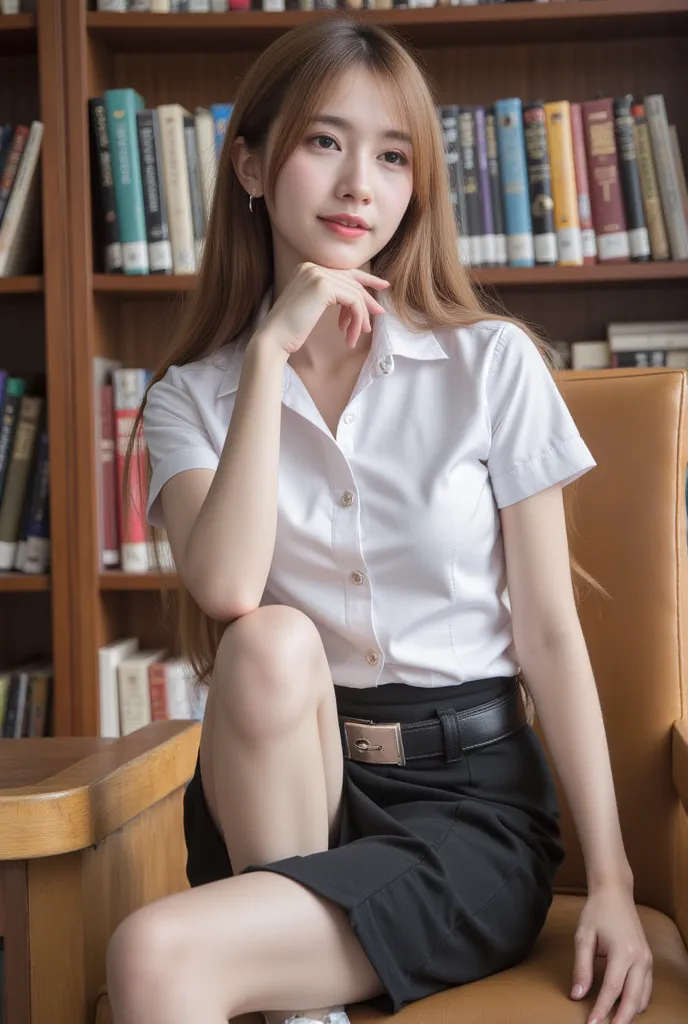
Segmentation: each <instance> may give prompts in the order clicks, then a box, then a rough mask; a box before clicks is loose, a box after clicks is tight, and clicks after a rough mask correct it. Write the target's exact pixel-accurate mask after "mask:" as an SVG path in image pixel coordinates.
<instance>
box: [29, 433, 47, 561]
mask: <svg viewBox="0 0 688 1024" xmlns="http://www.w3.org/2000/svg"><path fill="white" fill-rule="evenodd" d="M48 446H49V440H48V432H47V431H46V430H44V431H43V433H42V434H41V436H40V439H39V442H38V452H37V457H36V495H35V500H34V502H33V503H32V507H31V511H30V513H29V525H28V529H27V532H26V552H25V555H24V561H23V565H22V571H23V572H27V573H43V572H47V571H48V567H49V565H50V473H49V448H48Z"/></svg>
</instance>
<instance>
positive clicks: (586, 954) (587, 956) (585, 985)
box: [571, 932, 597, 999]
mask: <svg viewBox="0 0 688 1024" xmlns="http://www.w3.org/2000/svg"><path fill="white" fill-rule="evenodd" d="M596 948H597V939H596V937H595V933H594V932H593V933H590V934H589V933H586V932H577V933H576V956H575V960H574V965H573V988H572V990H571V996H572V998H573V999H582V998H583V996H584V995H586V994H587V992H588V989H589V988H590V986H591V985H592V979H593V965H594V960H595V949H596Z"/></svg>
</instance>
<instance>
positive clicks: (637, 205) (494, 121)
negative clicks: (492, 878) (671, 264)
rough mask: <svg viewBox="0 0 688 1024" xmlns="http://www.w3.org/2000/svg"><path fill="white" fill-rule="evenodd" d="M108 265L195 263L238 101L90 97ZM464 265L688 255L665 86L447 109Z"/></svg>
mask: <svg viewBox="0 0 688 1024" xmlns="http://www.w3.org/2000/svg"><path fill="white" fill-rule="evenodd" d="M90 108H91V109H90V114H91V132H92V152H93V159H92V167H93V172H94V191H95V204H94V205H95V208H96V211H97V213H96V227H97V231H98V236H99V237H98V245H97V250H98V252H99V253H100V255H101V260H102V268H103V269H104V270H105V271H106V272H124V273H125V274H148V273H159V274H170V273H174V274H191V273H194V272H195V271H196V270H197V269H198V266H199V262H200V259H201V256H202V251H203V241H204V237H205V229H206V224H207V220H208V215H209V211H210V207H211V204H212V196H213V190H214V182H215V176H216V171H217V159H218V156H219V153H220V149H221V146H222V140H223V138H224V134H225V132H226V128H227V123H228V120H229V118H230V117H231V113H232V109H233V108H232V104H231V103H218V104H214V105H213V106H211V107H210V108H209V109H205V108H197V109H196V111H195V113H193V114H191V113H189V111H187V110H186V109H185V108H184V107H182V106H180V105H179V104H165V105H162V106H159V107H157V108H152V109H146V108H145V106H144V101H143V99H142V97H141V96H139V95H138V93H136V92H135V91H134V90H133V89H116V90H111V91H108V92H106V93H104V96H103V98H93V99H91V100H90ZM437 114H438V118H439V120H440V122H441V127H442V133H443V138H444V145H445V155H446V163H447V178H448V182H447V183H448V188H449V192H450V196H451V201H452V205H453V209H454V213H455V218H456V226H457V234H458V240H459V249H460V254H461V259H462V261H463V262H464V263H465V264H466V265H468V266H471V267H502V266H512V267H534V266H555V265H559V266H580V265H583V264H587V263H623V262H628V261H645V260H686V259H688V190H687V188H686V176H685V170H684V164H683V159H682V156H681V151H680V146H679V140H678V136H677V133H676V128H675V126H674V125H672V124H670V123H669V120H668V116H667V111H666V106H665V102H664V97H663V96H662V95H661V94H653V95H649V96H645V97H644V98H643V99H642V100H639V99H634V98H633V97H632V96H630V95H629V96H622V97H617V98H615V99H612V98H611V97H608V98H606V99H597V100H590V101H586V102H583V103H570V102H569V101H568V100H557V101H553V102H543V101H538V102H533V103H526V104H524V103H523V102H522V100H521V99H520V98H518V97H511V98H508V99H500V100H497V101H496V102H495V103H494V104H493V105H492V106H480V105H473V106H458V105H456V104H452V105H445V106H441V107H438V108H437Z"/></svg>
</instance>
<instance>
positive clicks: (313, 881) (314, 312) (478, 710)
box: [108, 17, 651, 1024]
mask: <svg viewBox="0 0 688 1024" xmlns="http://www.w3.org/2000/svg"><path fill="white" fill-rule="evenodd" d="M444 160H445V157H444V151H443V143H442V137H441V132H440V129H439V125H438V120H437V116H436V110H435V103H434V99H433V97H432V94H431V92H430V90H429V88H428V86H427V84H426V82H425V81H424V78H423V76H422V74H421V72H420V71H419V69H418V67H417V65H416V64H415V63H414V61H413V60H412V59H411V57H410V56H409V54H408V53H407V52H406V51H405V50H404V49H403V48H402V47H401V46H400V44H399V43H398V42H397V41H396V40H395V39H394V38H393V37H391V36H389V35H388V34H386V33H385V32H383V31H380V30H378V29H376V28H373V27H362V26H360V25H357V24H356V22H355V21H352V20H350V19H349V18H348V17H342V18H339V19H335V20H327V21H319V22H317V23H314V24H310V25H308V26H307V27H304V28H300V29H298V30H295V31H293V32H291V33H289V34H287V35H285V36H283V37H281V38H280V39H279V40H278V41H277V42H276V43H274V44H273V45H272V46H271V47H270V48H269V49H267V50H266V51H265V52H264V53H263V54H262V55H261V56H259V58H258V59H257V60H256V62H255V63H254V65H253V67H252V68H251V70H250V71H249V73H248V75H247V76H246V78H245V80H244V81H243V83H242V85H241V88H240V90H239V92H238V95H237V97H236V101H235V108H234V112H233V115H232V120H231V123H230V125H229V129H228V134H227V137H226V139H225V143H224V147H223V152H222V155H221V159H220V164H219V169H218V178H217V183H216V191H215V199H214V206H213V210H212V213H211V217H210V223H209V228H208V235H207V240H206V245H205V254H204V260H203V266H202V269H201V272H200V280H199V285H198V288H197V289H196V291H195V293H194V295H193V297H192V298H191V300H190V303H189V307H188V309H187V311H186V317H185V320H184V322H183V323H182V324H181V325H180V329H179V337H178V339H177V341H176V343H175V345H174V346H173V349H172V351H171V353H170V355H169V356H168V358H167V359H166V360H165V363H164V365H163V366H162V368H161V369H160V371H159V372H158V374H157V375H156V377H155V379H154V383H153V384H152V386H151V387H150V389H149V392H148V395H147V400H146V402H145V409H144V411H143V423H144V432H145V437H146V440H147V443H148V447H149V451H150V458H151V463H152V478H151V481H150V488H149V512H148V514H149V521H150V523H151V524H152V525H153V526H156V527H162V526H164V527H165V529H166V531H167V534H168V537H169V541H170V544H171V547H172V552H173V554H174V558H175V562H176V566H177V568H178V571H179V575H180V577H181V581H182V584H183V590H182V596H183V602H182V614H181V621H180V624H181V630H182V646H183V648H184V650H185V651H186V652H187V653H188V655H189V657H190V658H191V659H192V661H193V664H194V667H195V668H196V669H197V671H198V673H199V675H200V677H201V678H203V679H208V678H210V676H211V675H212V682H211V685H210V687H209V693H208V700H207V707H206V712H205V718H204V723H203V728H202V736H201V745H200V754H199V763H198V765H197V769H196V774H195V776H194V778H193V780H192V781H191V783H190V785H189V787H188V789H187V791H186V794H185V808H184V810H185V817H184V826H185V838H186V843H187V848H188V863H187V873H188V877H189V881H190V883H191V889H190V890H188V891H186V892H182V893H179V894H176V895H174V896H170V897H167V898H165V899H162V900H160V901H158V902H156V903H154V904H152V905H150V906H148V907H145V908H143V909H141V910H139V911H137V912H136V913H135V914H134V915H132V916H131V917H130V918H128V919H127V920H126V921H124V922H123V923H122V924H121V925H120V927H119V928H118V929H117V932H116V933H115V935H114V936H113V938H112V940H111V944H110V948H109V952H108V984H109V991H110V996H111V1002H112V1006H113V1011H114V1017H115V1021H116V1022H117V1024H144V1022H145V1024H163V1022H164V1024H177V1022H179V1024H181V1022H185V1024H186V1022H191V1021H193V1022H194V1024H196V1022H199V1024H200V1022H202V1024H215V1022H217V1024H220V1022H221V1021H223V1022H224V1021H226V1020H227V1019H228V1018H230V1017H233V1016H235V1015H238V1014H240V1013H244V1012H247V1011H252V1010H260V1011H262V1012H263V1013H264V1014H265V1018H266V1020H267V1021H268V1024H279V1022H282V1021H285V1020H291V1019H292V1018H294V1017H299V1018H301V1019H302V1020H304V1019H305V1020H306V1021H308V1020H321V1021H328V1022H329V1024H343V1022H346V1021H347V1020H348V1018H347V1016H346V1012H345V1010H344V1006H345V1005H346V1004H348V1003H354V1002H357V1001H362V1000H377V1001H378V1002H379V1005H380V1006H381V1007H382V1008H383V1009H386V1010H391V1011H393V1012H396V1011H398V1010H399V1009H401V1007H403V1006H404V1005H406V1004H407V1003H410V1002H413V1001H414V1000H417V999H420V998H423V997H424V996H427V995H429V994H431V993H433V992H438V991H441V990H442V989H446V988H448V987H451V986H454V985H458V984H461V983H464V982H468V981H472V980H475V979H477V978H481V977H485V976H486V975H489V974H491V973H494V972H496V971H500V970H503V969H504V968H506V967H508V966H511V965H513V964H515V963H518V962H519V961H520V960H521V959H523V957H525V956H526V955H527V953H528V952H529V950H530V949H531V948H532V945H533V943H534V942H535V939H536V938H537V936H538V934H539V932H540V931H541V929H542V926H543V924H544V922H545V919H546V916H547V912H548V909H549V906H550V904H551V899H552V884H553V879H554V875H555V872H556V869H557V867H558V866H559V864H560V863H561V860H562V857H563V851H562V848H561V845H560V837H559V829H558V813H559V811H558V807H557V800H556V793H555V789H554V785H553V779H552V776H551V774H550V771H549V767H548V765H547V762H546V759H545V756H544V752H543V750H542V748H541V745H540V744H539V741H538V738H537V736H536V734H535V732H534V731H533V729H532V727H531V724H530V722H529V721H528V720H527V718H526V714H525V710H524V705H523V702H522V700H521V696H520V691H519V679H520V678H523V679H524V680H525V682H526V683H527V689H528V691H529V692H530V694H531V695H532V697H533V698H534V702H535V705H536V707H537V711H538V713H539V714H540V718H541V721H542V725H543V728H544V731H545V733H546V736H547V741H548V744H549V746H550V748H551V751H552V754H553V757H554V759H555V760H556V766H557V769H558V770H559V772H560V774H561V778H562V780H563V784H564V786H565V787H566V793H567V797H568V799H569V801H570V804H571V807H572V811H573V814H574V817H575V820H576V825H577V828H578V832H579V834H580V838H581V844H582V847H583V851H584V855H585V859H586V867H587V874H588V883H589V897H588V900H587V902H586V904H585V907H584V909H583V912H582V915H581V919H580V924H579V929H578V934H577V943H576V950H575V960H574V970H573V981H574V985H576V986H578V989H579V990H577V989H574V991H572V993H571V995H572V997H573V998H576V997H580V995H584V994H586V993H587V991H588V990H589V988H590V985H591V983H592V966H593V958H594V956H595V954H596V953H600V954H603V955H606V957H607V961H608V967H607V972H606V977H605V982H604V985H603V987H602V990H601V992H600V993H599V995H598V997H597V999H596V1002H595V1005H594V1008H593V1010H592V1013H591V1016H590V1018H589V1019H590V1021H592V1020H593V1019H596V1020H598V1021H602V1020H603V1019H604V1018H605V1015H606V1013H607V1012H609V1011H610V1010H611V1009H612V1006H613V1004H614V1002H615V1000H616V999H617V997H620V998H621V1003H620V1007H619V1010H618V1012H617V1014H616V1015H615V1017H614V1024H628V1022H629V1021H630V1020H631V1018H632V1017H633V1016H634V1014H635V1013H636V1012H639V1011H641V1010H642V1009H644V1008H645V1007H646V1006H647V1003H648V1001H649V998H650V992H651V958H650V954H649V949H648V947H647V943H646V940H645V936H644V934H643V932H642V928H641V925H640V923H639V920H638V917H637V914H636V910H635V906H634V901H633V879H632V874H631V870H630V867H629V864H628V861H627V859H626V855H625V852H624V848H623V843H622V838H621V835H620V829H619V821H618V815H617V811H616V806H615V798H614V790H613V784H612V778H611V772H610V764H609V757H608V752H607V745H606V739H605V735H604V728H603V722H602V717H601V712H600V706H599V702H598V698H597V692H596V688H595V684H594V680H593V676H592V672H591V668H590V663H589V660H588V656H587V652H586V648H585V643H584V640H583V637H582V634H581V629H580V623H579V621H578V616H577V612H576V607H575V600H574V592H573V588H572V582H571V572H570V561H569V553H568V548H567V538H566V527H565V517H564V508H563V500H562V488H563V486H564V485H565V484H567V483H569V482H570V481H572V480H574V479H575V478H576V477H578V476H580V475H581V474H582V473H584V472H586V471H587V470H588V469H590V468H592V467H593V466H594V465H595V462H594V459H593V458H592V456H591V454H590V452H589V451H588V449H587V447H586V445H585V443H584V441H583V440H582V438H581V437H580V434H579V433H578V430H577V428H576V426H575V424H574V422H573V420H572V418H571V416H570V414H569V412H568V410H567V408H566V406H565V404H564V402H563V400H562V398H561V396H560V394H559V391H558V390H557V388H556V385H555V383H554V380H553V378H552V375H551V372H550V369H549V368H548V366H547V363H546V361H545V360H546V357H547V351H546V348H545V346H544V345H543V344H542V343H541V342H538V341H537V339H534V338H533V337H531V336H530V335H529V333H528V332H527V331H526V330H525V328H524V327H523V326H522V325H520V324H518V323H517V322H516V321H515V320H512V319H510V318H508V317H494V316H491V315H490V314H488V313H487V311H486V310H485V309H484V308H483V307H482V306H481V304H480V302H479V300H478V298H477V296H476V295H475V293H474V291H473V290H472V288H471V285H470V283H469V281H468V279H467V276H466V274H465V272H464V270H463V268H462V267H461V264H460V262H459V259H458V257H457V245H456V229H455V224H454V220H453V216H452V208H451V202H450V198H449V195H448V190H447V181H446V171H445V163H444ZM573 568H574V571H576V572H577V573H578V574H579V575H581V576H585V574H584V573H583V572H582V570H580V569H578V567H577V566H576V565H575V563H574V565H573ZM507 585H508V592H507ZM521 674H522V676H521ZM371 723H372V724H371ZM380 725H382V728H380Z"/></svg>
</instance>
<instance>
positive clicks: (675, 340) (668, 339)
mask: <svg viewBox="0 0 688 1024" xmlns="http://www.w3.org/2000/svg"><path fill="white" fill-rule="evenodd" d="M607 338H608V340H609V346H610V348H611V350H612V351H613V352H634V351H637V350H640V349H648V348H654V349H662V348H664V349H685V348H688V322H687V321H681V320H667V321H657V322H655V323H628V324H621V323H610V324H607Z"/></svg>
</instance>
